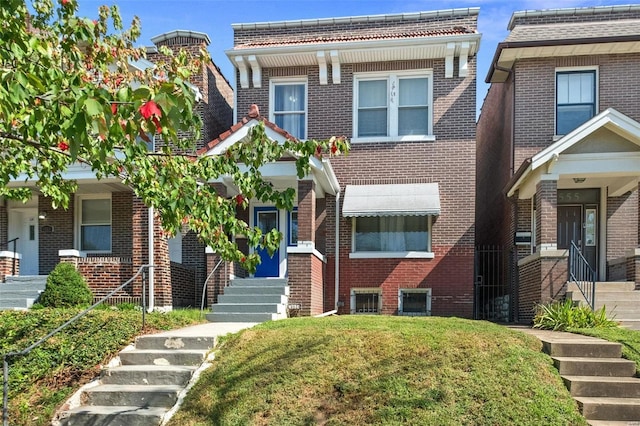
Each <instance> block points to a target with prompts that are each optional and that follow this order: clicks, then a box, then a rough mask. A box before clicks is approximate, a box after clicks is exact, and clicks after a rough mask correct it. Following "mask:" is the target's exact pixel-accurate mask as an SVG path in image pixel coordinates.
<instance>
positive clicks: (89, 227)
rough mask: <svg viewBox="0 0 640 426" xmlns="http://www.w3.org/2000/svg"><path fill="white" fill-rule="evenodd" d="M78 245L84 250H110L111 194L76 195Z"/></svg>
mask: <svg viewBox="0 0 640 426" xmlns="http://www.w3.org/2000/svg"><path fill="white" fill-rule="evenodd" d="M78 210H79V213H78V214H79V221H78V228H79V229H78V240H79V244H78V247H79V248H80V250H81V251H86V252H110V251H111V196H110V195H102V196H100V195H97V196H80V197H78Z"/></svg>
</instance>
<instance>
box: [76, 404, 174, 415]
mask: <svg viewBox="0 0 640 426" xmlns="http://www.w3.org/2000/svg"><path fill="white" fill-rule="evenodd" d="M166 411H167V408H166V407H136V406H135V405H81V406H79V407H75V408H72V409H71V410H69V411H68V412H69V413H92V414H110V415H113V414H118V415H127V414H149V415H159V416H162V415H163V414H164V413H165V412H166Z"/></svg>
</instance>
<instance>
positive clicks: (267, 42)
mask: <svg viewBox="0 0 640 426" xmlns="http://www.w3.org/2000/svg"><path fill="white" fill-rule="evenodd" d="M475 33H476V31H475V30H473V29H470V28H466V27H453V28H451V29H436V30H432V31H407V32H398V33H393V34H351V35H339V34H338V35H332V34H327V35H317V36H311V37H309V36H306V37H305V36H301V37H295V36H283V37H278V38H271V39H261V40H256V41H252V42H249V43H245V44H239V45H236V46H235V47H234V49H247V48H255V47H273V46H291V45H301V44H322V43H340V42H351V41H370V40H393V39H398V40H400V39H412V38H423V37H442V36H450V35H463V34H475Z"/></svg>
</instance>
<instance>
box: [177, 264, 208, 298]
mask: <svg viewBox="0 0 640 426" xmlns="http://www.w3.org/2000/svg"><path fill="white" fill-rule="evenodd" d="M201 289H202V287H198V284H197V282H196V270H195V268H193V267H189V266H185V265H182V264H180V263H176V262H171V298H172V300H173V306H174V307H192V308H193V307H200V292H199V291H198V290H201Z"/></svg>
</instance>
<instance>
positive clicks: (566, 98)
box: [556, 69, 596, 135]
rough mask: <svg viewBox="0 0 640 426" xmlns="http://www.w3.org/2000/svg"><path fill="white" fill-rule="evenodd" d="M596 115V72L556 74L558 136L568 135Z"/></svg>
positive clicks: (563, 72) (592, 70)
mask: <svg viewBox="0 0 640 426" xmlns="http://www.w3.org/2000/svg"><path fill="white" fill-rule="evenodd" d="M594 115H596V70H595V69H590V70H571V71H557V72H556V134H557V135H566V134H567V133H569V132H571V131H572V130H574V129H575V128H576V127H578V126H580V125H581V124H583V123H585V122H586V121H588V120H589V119H590V118H592V117H593V116H594Z"/></svg>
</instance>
